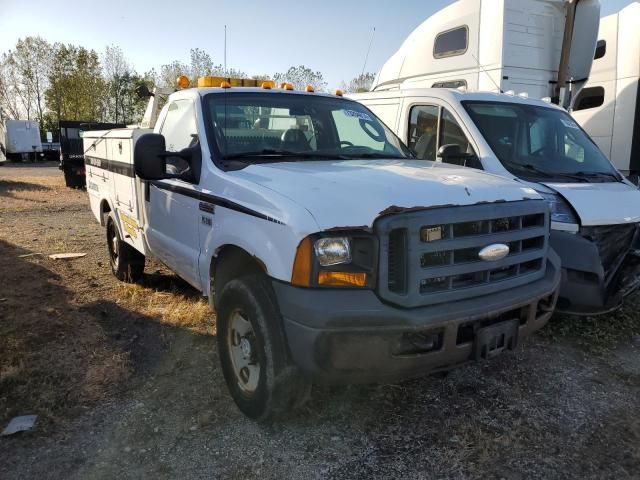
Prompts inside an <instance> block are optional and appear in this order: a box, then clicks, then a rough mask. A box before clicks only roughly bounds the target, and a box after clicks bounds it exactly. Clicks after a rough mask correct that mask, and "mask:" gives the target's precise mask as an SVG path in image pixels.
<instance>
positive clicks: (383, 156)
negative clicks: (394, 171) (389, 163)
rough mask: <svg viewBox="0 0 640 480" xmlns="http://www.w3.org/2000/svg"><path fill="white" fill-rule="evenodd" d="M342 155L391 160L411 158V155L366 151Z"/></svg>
mask: <svg viewBox="0 0 640 480" xmlns="http://www.w3.org/2000/svg"><path fill="white" fill-rule="evenodd" d="M342 156H344V157H346V158H349V159H358V158H381V159H393V160H397V159H400V160H411V157H404V156H402V155H392V154H388V153H383V152H379V153H378V152H367V153H346V154H345V153H343V154H342Z"/></svg>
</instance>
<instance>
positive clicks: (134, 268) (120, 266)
mask: <svg viewBox="0 0 640 480" xmlns="http://www.w3.org/2000/svg"><path fill="white" fill-rule="evenodd" d="M107 248H108V250H109V263H110V264H111V272H113V275H114V276H115V277H116V278H117V279H118V280H120V281H123V282H127V283H135V282H137V281H138V280H140V279H141V278H142V275H143V273H144V255H142V254H141V253H140V252H139V251H137V250H136V249H135V248H133V247H132V246H131V245H129V244H128V243H126V242H124V241H123V240H122V238H121V237H120V232H119V231H118V226H117V225H116V220H115V216H114V215H113V212H110V213H109V215H108V217H107Z"/></svg>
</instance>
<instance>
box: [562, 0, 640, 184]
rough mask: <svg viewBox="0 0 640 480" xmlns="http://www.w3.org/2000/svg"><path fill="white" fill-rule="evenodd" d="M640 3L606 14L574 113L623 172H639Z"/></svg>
mask: <svg viewBox="0 0 640 480" xmlns="http://www.w3.org/2000/svg"><path fill="white" fill-rule="evenodd" d="M639 23H640V2H634V3H631V4H630V5H629V6H627V7H626V8H624V9H622V10H621V11H620V12H618V13H616V14H614V15H609V16H607V17H604V18H602V20H601V21H600V30H599V32H598V42H597V47H596V52H595V56H594V61H593V67H592V69H591V75H590V77H589V82H588V83H587V84H586V85H585V88H584V89H583V90H582V91H581V92H580V94H579V95H578V96H577V97H576V98H575V101H574V103H573V109H572V115H573V117H574V118H575V119H576V120H577V121H578V123H579V124H580V125H581V126H582V127H583V128H584V129H585V130H586V131H587V133H588V134H589V135H590V136H591V138H593V140H594V141H595V142H596V143H597V144H598V146H599V147H600V149H601V150H602V151H603V152H604V153H605V155H607V156H608V157H609V160H611V162H612V163H613V164H614V165H615V166H616V167H617V168H618V169H619V170H620V171H622V172H623V173H624V174H625V175H627V176H634V177H636V176H637V175H638V174H640V103H639V102H638V97H639V94H640V34H639V33H638V24H639Z"/></svg>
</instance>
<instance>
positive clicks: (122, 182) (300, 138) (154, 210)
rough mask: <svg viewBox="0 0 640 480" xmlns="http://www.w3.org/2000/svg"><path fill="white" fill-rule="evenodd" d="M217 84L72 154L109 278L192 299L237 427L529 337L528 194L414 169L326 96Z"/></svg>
mask: <svg viewBox="0 0 640 480" xmlns="http://www.w3.org/2000/svg"><path fill="white" fill-rule="evenodd" d="M230 80H231V79H229V80H226V79H216V78H212V77H205V78H202V79H200V80H199V82H198V85H199V87H198V88H187V89H184V90H180V91H177V92H175V93H172V94H171V95H170V96H169V97H168V100H167V103H166V105H165V106H164V107H163V109H162V111H161V112H160V114H159V115H158V121H157V123H155V128H154V129H153V130H150V129H121V130H111V131H102V132H86V133H85V134H84V136H83V141H84V150H85V162H86V168H87V171H86V175H87V191H88V193H89V198H90V204H91V209H92V211H93V214H94V215H95V217H96V219H97V221H98V222H100V223H101V224H102V225H104V226H105V228H106V243H107V247H108V251H109V256H110V260H111V269H112V271H113V273H114V274H115V275H116V276H117V277H118V278H119V279H121V280H124V281H136V280H138V279H140V278H141V276H142V275H143V270H144V264H145V259H146V258H147V257H154V258H156V259H158V260H160V261H161V262H163V263H164V264H165V265H167V266H168V267H169V268H170V269H171V270H173V271H174V272H175V273H176V274H178V275H179V276H180V277H182V278H183V279H185V280H186V281H187V282H189V283H190V284H191V285H193V286H194V287H195V288H197V289H198V290H200V291H201V292H202V294H203V295H205V296H208V297H209V299H210V302H211V304H212V306H213V307H214V308H215V311H216V322H217V341H218V349H219V356H220V363H221V365H222V370H223V372H224V376H225V379H226V381H227V385H228V387H229V391H230V392H231V395H232V396H233V398H234V400H235V402H236V404H237V405H238V406H239V408H240V409H241V410H242V411H243V412H244V413H245V414H247V415H248V416H250V417H252V418H265V417H267V416H271V415H275V414H278V413H282V412H285V411H287V410H289V409H290V408H292V407H294V406H296V405H298V404H300V403H301V402H302V401H304V399H305V398H306V395H307V394H308V392H309V388H310V385H311V383H312V382H316V381H323V382H324V381H329V382H341V383H344V382H383V381H391V380H397V379H402V378H406V377H410V376H416V375H422V374H425V373H428V372H432V371H437V370H442V369H446V368H451V367H452V366H454V365H460V364H464V363H466V362H468V361H471V360H475V359H483V358H491V357H493V356H495V355H496V354H498V353H500V352H502V351H504V350H508V349H511V348H513V347H514V346H515V345H516V344H517V343H518V341H520V340H521V339H522V338H524V337H525V336H527V335H529V334H531V333H532V332H534V331H536V330H538V329H539V328H541V327H542V326H543V325H544V324H545V323H546V322H547V320H548V319H549V317H550V316H551V312H552V311H553V308H554V306H555V302H556V299H557V289H558V285H559V282H560V263H559V259H558V257H557V255H556V254H555V253H554V252H553V250H552V249H551V248H550V247H549V224H550V217H549V208H548V203H547V202H545V201H544V200H543V198H542V197H541V196H540V195H538V194H537V193H536V192H535V191H534V190H533V189H532V188H530V187H528V186H526V185H523V184H521V183H517V182H514V181H512V180H508V179H504V178H501V177H499V176H496V175H490V174H487V173H483V172H479V171H476V170H472V169H463V168H457V167H454V166H451V165H443V164H437V163H426V162H424V161H423V160H416V159H415V158H413V156H412V155H411V154H410V153H409V151H408V150H407V148H406V147H405V146H404V145H403V144H402V142H401V141H400V140H399V139H398V138H397V137H396V136H395V135H394V134H393V133H392V132H391V131H390V130H389V129H388V128H387V127H386V126H384V124H382V123H381V122H380V121H379V120H378V118H377V117H376V116H375V115H374V114H373V113H372V112H371V111H370V110H369V109H367V108H366V107H364V106H363V105H362V104H360V103H358V102H355V101H352V100H348V99H346V98H342V97H341V96H340V95H329V94H320V93H314V92H313V89H312V88H308V89H307V91H306V92H298V91H292V89H293V87H292V86H291V85H290V84H284V85H282V88H275V86H274V85H273V83H272V82H268V81H265V82H260V83H262V84H261V86H255V87H253V88H252V87H245V88H239V87H236V86H235V85H239V84H243V83H244V84H245V85H247V84H251V83H253V84H254V85H257V84H258V83H259V82H257V81H243V82H242V81H237V82H235V81H230ZM231 84H233V85H234V86H231ZM338 93H339V92H338ZM153 100H156V98H155V97H154V99H153ZM154 112H155V110H154V108H150V109H149V110H148V113H149V115H148V117H147V119H145V121H144V122H143V123H144V124H146V125H149V126H152V127H153V125H154V122H153V121H151V122H149V121H148V119H149V118H152V119H153V118H154V116H155V113H154Z"/></svg>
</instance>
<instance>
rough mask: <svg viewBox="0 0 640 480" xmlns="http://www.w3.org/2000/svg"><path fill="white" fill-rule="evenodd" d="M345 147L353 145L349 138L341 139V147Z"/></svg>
mask: <svg viewBox="0 0 640 480" xmlns="http://www.w3.org/2000/svg"><path fill="white" fill-rule="evenodd" d="M343 145H344V146H345V147H353V143H351V142H349V141H347V140H340V148H342V146H343Z"/></svg>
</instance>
